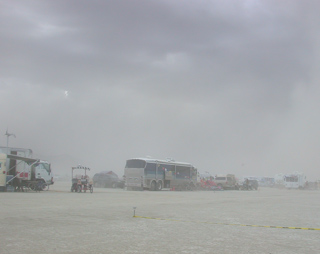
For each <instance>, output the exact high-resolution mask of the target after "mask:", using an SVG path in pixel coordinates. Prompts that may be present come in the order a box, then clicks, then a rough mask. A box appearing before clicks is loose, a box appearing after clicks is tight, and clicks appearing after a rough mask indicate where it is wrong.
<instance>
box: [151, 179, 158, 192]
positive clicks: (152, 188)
mask: <svg viewBox="0 0 320 254" xmlns="http://www.w3.org/2000/svg"><path fill="white" fill-rule="evenodd" d="M156 187H157V185H156V182H155V181H152V183H151V188H150V190H151V191H155V190H156Z"/></svg>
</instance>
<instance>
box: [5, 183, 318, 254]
mask: <svg viewBox="0 0 320 254" xmlns="http://www.w3.org/2000/svg"><path fill="white" fill-rule="evenodd" d="M70 187H71V182H70V183H69V182H57V183H55V184H54V186H51V187H50V190H49V191H44V192H41V193H35V192H28V193H18V192H15V193H13V192H7V193H0V200H1V206H0V218H1V224H0V230H1V237H0V253H4V254H10V253H12V254H13V253H14V254H16V253H19V254H24V253H33V254H37V253H78V254H79V253H92V254H96V253H290V254H292V253H299V254H300V253H320V230H302V229H283V228H266V227H251V226H239V225H223V224H214V223H225V224H248V225H261V226H283V227H308V228H320V191H298V190H278V189H269V188H261V189H260V190H259V191H220V192H211V191H195V192H172V191H160V192H150V191H143V192H142V191H124V190H122V189H101V188H100V189H98V188H96V189H94V192H93V193H92V194H90V193H71V192H70ZM133 207H137V209H136V215H138V216H146V217H153V218H162V219H165V220H155V219H146V218H133Z"/></svg>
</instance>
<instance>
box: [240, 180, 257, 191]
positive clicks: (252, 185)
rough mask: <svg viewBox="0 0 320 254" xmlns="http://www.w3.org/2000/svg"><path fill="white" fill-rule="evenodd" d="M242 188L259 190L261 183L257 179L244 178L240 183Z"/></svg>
mask: <svg viewBox="0 0 320 254" xmlns="http://www.w3.org/2000/svg"><path fill="white" fill-rule="evenodd" d="M238 186H239V189H240V190H258V187H259V183H258V180H256V179H248V178H246V179H244V181H242V182H241V183H238Z"/></svg>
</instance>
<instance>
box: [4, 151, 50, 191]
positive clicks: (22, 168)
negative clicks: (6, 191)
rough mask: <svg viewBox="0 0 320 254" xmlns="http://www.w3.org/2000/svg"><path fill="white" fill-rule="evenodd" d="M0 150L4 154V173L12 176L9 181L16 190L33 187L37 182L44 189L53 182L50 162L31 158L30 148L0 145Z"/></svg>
mask: <svg viewBox="0 0 320 254" xmlns="http://www.w3.org/2000/svg"><path fill="white" fill-rule="evenodd" d="M0 152H1V153H4V154H6V162H5V165H6V175H12V176H13V177H12V178H11V179H10V182H11V184H12V185H13V186H14V188H15V189H16V190H23V188H31V189H33V188H34V187H35V186H39V183H41V186H42V189H46V188H48V187H49V185H52V184H53V183H54V182H53V175H52V171H51V164H50V163H49V162H48V161H44V160H40V159H33V158H32V155H33V153H32V150H31V149H25V148H11V147H8V148H7V147H0ZM7 184H8V183H7Z"/></svg>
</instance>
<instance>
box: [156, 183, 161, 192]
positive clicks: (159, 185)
mask: <svg viewBox="0 0 320 254" xmlns="http://www.w3.org/2000/svg"><path fill="white" fill-rule="evenodd" d="M161 190H162V181H159V182H158V183H157V191H161Z"/></svg>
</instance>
